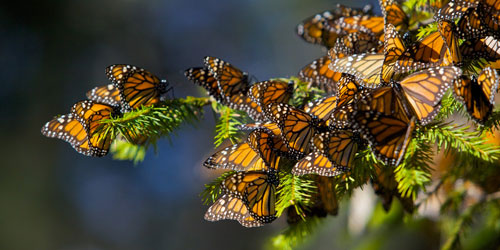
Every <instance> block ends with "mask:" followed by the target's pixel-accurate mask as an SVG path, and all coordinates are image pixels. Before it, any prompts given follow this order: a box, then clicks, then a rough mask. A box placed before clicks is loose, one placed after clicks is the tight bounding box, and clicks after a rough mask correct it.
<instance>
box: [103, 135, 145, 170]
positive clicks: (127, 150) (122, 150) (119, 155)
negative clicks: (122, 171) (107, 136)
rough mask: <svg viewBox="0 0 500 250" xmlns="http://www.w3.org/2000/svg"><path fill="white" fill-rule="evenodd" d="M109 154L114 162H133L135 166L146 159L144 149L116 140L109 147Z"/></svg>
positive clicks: (140, 146)
mask: <svg viewBox="0 0 500 250" xmlns="http://www.w3.org/2000/svg"><path fill="white" fill-rule="evenodd" d="M111 153H112V154H113V159H114V160H127V161H133V162H134V164H137V163H139V162H142V161H143V160H144V157H146V147H145V146H142V145H136V144H132V143H130V142H127V141H124V140H119V139H116V140H114V141H113V144H112V145H111Z"/></svg>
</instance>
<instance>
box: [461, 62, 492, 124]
mask: <svg viewBox="0 0 500 250" xmlns="http://www.w3.org/2000/svg"><path fill="white" fill-rule="evenodd" d="M498 82H499V77H498V74H497V72H496V70H494V69H492V68H489V67H488V68H485V69H483V71H481V73H480V74H479V76H478V77H477V79H476V78H475V77H472V78H471V77H467V76H465V75H464V76H461V77H460V79H459V80H457V81H455V84H454V93H455V96H456V97H457V99H458V100H459V101H460V102H462V103H463V104H464V105H465V107H466V108H467V112H469V114H470V116H471V117H472V118H473V119H474V121H476V122H478V123H481V124H484V122H485V121H486V120H488V118H489V116H490V114H491V112H492V110H493V107H494V105H495V94H496V92H497V89H498Z"/></svg>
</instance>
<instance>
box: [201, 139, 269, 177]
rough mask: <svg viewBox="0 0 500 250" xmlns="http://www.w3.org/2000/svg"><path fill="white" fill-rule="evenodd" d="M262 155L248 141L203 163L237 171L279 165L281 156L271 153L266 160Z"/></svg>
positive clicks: (207, 165)
mask: <svg viewBox="0 0 500 250" xmlns="http://www.w3.org/2000/svg"><path fill="white" fill-rule="evenodd" d="M266 153H267V152H266ZM261 155H262V153H259V152H258V151H255V150H254V149H253V148H252V146H250V144H249V143H248V142H242V143H239V144H235V145H233V146H230V147H227V148H224V149H223V150H221V151H219V152H217V153H215V154H214V155H212V156H211V157H209V158H208V159H207V160H206V161H205V162H204V163H203V166H205V167H207V168H222V169H231V170H236V171H250V170H268V169H276V168H277V167H278V163H279V157H277V156H274V155H270V157H269V158H268V159H267V162H266V160H265V159H264V158H262V157H261Z"/></svg>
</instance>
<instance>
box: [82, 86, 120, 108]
mask: <svg viewBox="0 0 500 250" xmlns="http://www.w3.org/2000/svg"><path fill="white" fill-rule="evenodd" d="M87 98H88V99H89V100H91V101H94V102H99V103H104V104H108V105H110V106H118V105H120V91H118V89H117V88H115V86H114V85H113V84H108V85H104V86H99V87H95V88H93V89H91V90H90V91H88V92H87Z"/></svg>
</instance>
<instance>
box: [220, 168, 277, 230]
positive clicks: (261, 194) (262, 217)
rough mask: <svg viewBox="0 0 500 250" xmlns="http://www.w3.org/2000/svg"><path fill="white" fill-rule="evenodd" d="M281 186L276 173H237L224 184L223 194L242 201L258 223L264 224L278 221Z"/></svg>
mask: <svg viewBox="0 0 500 250" xmlns="http://www.w3.org/2000/svg"><path fill="white" fill-rule="evenodd" d="M278 185H279V178H278V174H277V173H276V172H275V171H248V172H237V173H235V174H233V175H230V176H228V177H227V178H226V179H225V180H224V181H223V182H222V188H221V189H222V192H224V193H226V194H229V195H231V196H234V197H236V198H238V199H241V200H242V201H243V203H244V204H245V205H246V206H247V209H248V211H249V213H250V216H252V217H253V218H254V219H255V220H256V221H258V222H259V223H262V224H266V223H270V222H272V221H273V220H275V219H276V209H275V202H276V188H277V186H278Z"/></svg>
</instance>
